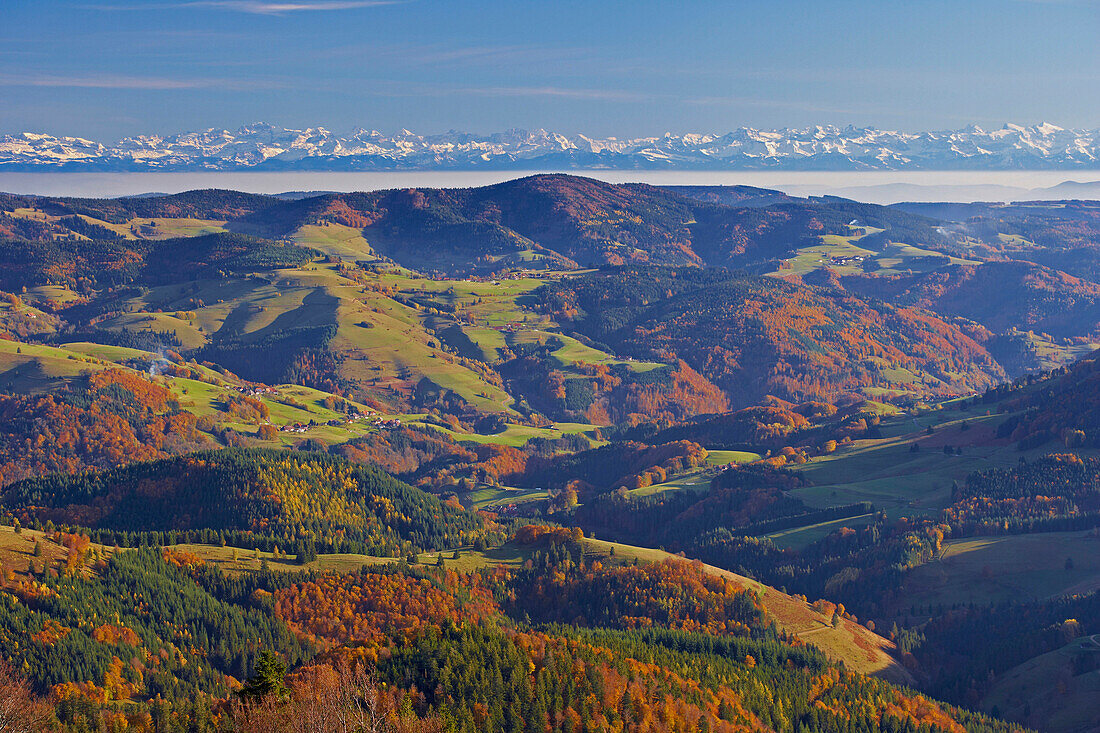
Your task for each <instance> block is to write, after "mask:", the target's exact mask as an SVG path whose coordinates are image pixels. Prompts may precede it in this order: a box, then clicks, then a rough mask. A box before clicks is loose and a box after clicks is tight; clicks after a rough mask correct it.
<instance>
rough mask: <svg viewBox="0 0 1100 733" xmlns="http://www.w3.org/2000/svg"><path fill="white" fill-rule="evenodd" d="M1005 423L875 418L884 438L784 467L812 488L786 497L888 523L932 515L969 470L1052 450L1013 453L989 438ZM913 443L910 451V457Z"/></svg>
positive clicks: (942, 415)
mask: <svg viewBox="0 0 1100 733" xmlns="http://www.w3.org/2000/svg"><path fill="white" fill-rule="evenodd" d="M1006 417H1007V416H1006V415H985V414H980V413H976V412H975V411H969V412H965V411H962V410H958V409H952V408H948V409H939V410H928V411H925V412H923V413H918V414H915V415H913V414H908V415H904V416H898V417H894V418H889V419H886V420H883V423H882V426H881V431H882V433H883V435H884V436H885V437H884V438H881V439H868V440H857V441H854V442H853V443H852V444H851V445H848V446H842V447H840V448H838V449H837V451H836V452H835V453H831V454H829V455H826V456H819V457H815V458H812V459H811V460H810V461H809V462H807V463H805V464H803V465H800V466H792V467H791V468H792V470H795V471H798V472H799V473H801V474H802V475H803V476H805V477H806V478H807V479H809V480H810V481H811V482H812V483H813V485H812V486H809V487H805V488H801V489H795V490H793V491H792V492H791V494H792V495H793V496H796V497H798V498H800V499H802V500H803V501H805V502H806V504H808V505H809V506H812V507H814V508H826V507H830V506H836V505H839V504H851V503H854V502H859V501H870V502H872V503H873V504H874V505H875V507H876V509H883V510H885V511H886V512H887V514H888V515H889V516H890V517H891V518H896V517H898V516H900V515H901V514H902V513H906V514H913V513H917V514H925V515H934V514H936V513H937V512H938V511H939V510H941V509H943V508H944V507H946V506H947V504H948V503H949V502H950V499H951V484H952V482H954V481H958V482H960V483H962V482H964V481H965V480H966V477H967V476H968V475H970V474H971V473H973V472H974V471H984V470H988V469H991V468H1011V467H1013V466H1015V465H1017V463H1018V462H1019V460H1020V457H1021V456H1024V457H1026V458H1028V459H1031V458H1033V457H1035V456H1039V455H1043V454H1045V453H1048V452H1050V451H1051V450H1053V448H1052V447H1051V446H1043V447H1040V448H1038V449H1034V450H1030V451H1023V452H1021V451H1019V450H1017V449H1016V447H1015V446H1014V445H1013V444H1012V443H1011V442H1010V441H1008V440H996V439H995V437H994V433H995V431H996V428H997V426H998V425H1000V424H1001V423H1002V422H1003V421H1004V420H1005V419H1006ZM964 424H965V426H964ZM929 427H931V428H932V430H933V432H932V434H931V435H928V434H927V429H928V428H929ZM914 444H916V445H917V446H919V450H918V451H917V452H911V447H912V446H913V445H914ZM945 445H946V446H952V447H956V446H957V447H961V448H962V450H963V454H962V455H946V454H945V453H944V450H943V449H944V446H945ZM1093 452H1094V451H1092V450H1087V451H1083V452H1082V455H1084V454H1091V453H1093Z"/></svg>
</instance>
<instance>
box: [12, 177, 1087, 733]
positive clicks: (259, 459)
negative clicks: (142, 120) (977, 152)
mask: <svg viewBox="0 0 1100 733" xmlns="http://www.w3.org/2000/svg"><path fill="white" fill-rule="evenodd" d="M966 206H968V207H970V208H967V207H964V206H962V205H959V206H954V207H953V208H943V207H941V208H936V207H926V206H922V205H905V206H898V207H885V206H874V205H870V204H863V203H859V202H854V201H848V200H844V199H836V198H806V199H803V198H797V197H792V196H787V195H784V194H780V193H779V192H775V191H766V190H763V189H749V188H748V187H729V188H722V187H685V188H682V189H678V188H675V187H668V188H661V187H656V186H646V185H640V184H624V185H613V184H606V183H601V182H599V181H595V180H592V179H586V178H580V177H574V176H565V175H560V174H555V175H545V176H532V177H528V178H522V179H517V180H514V181H509V182H506V183H502V184H498V185H493V186H487V187H483V188H474V189H404V190H394V191H381V192H372V193H355V194H338V193H337V194H333V193H324V194H318V195H315V196H310V195H303V196H301V197H294V198H280V197H274V196H262V195H255V194H245V193H239V192H233V191H218V190H207V191H193V192H188V193H184V194H177V195H170V196H151V197H143V198H134V199H72V198H49V197H28V196H13V195H6V194H5V195H0V234H2V235H3V238H2V239H0V291H2V292H0V331H2V336H3V338H0V484H2V487H0V565H2V570H3V590H2V591H0V599H3V600H2V602H0V657H3V659H5V660H8V661H9V662H11V664H12V666H13V668H15V669H22V670H24V671H23V672H22V674H23V675H24V676H25V677H26V679H27V684H28V685H30V686H31V688H33V690H34V693H35V694H36V695H39V696H41V697H42V698H43V699H47V700H50V701H53V702H52V703H51V704H53V705H54V706H55V709H56V710H57V711H59V712H58V713H57V716H58V724H59V725H63V726H67V727H64V730H66V731H76V730H82V729H81V728H80V726H81V725H85V724H86V722H87V721H88V720H92V719H93V718H95V719H98V720H108V719H111V720H116V721H123V720H125V721H127V723H126V724H127V725H134V726H138V729H139V730H141V729H142V728H140V726H141V725H144V724H143V723H141V722H140V719H141V716H143V715H145V714H148V715H150V716H152V715H153V711H155V710H161V709H163V710H167V711H169V713H165V714H171V715H172V716H175V717H176V719H179V720H182V719H183V718H184V717H186V718H187V719H188V720H195V721H198V720H209V721H211V722H210V724H209V726H208V727H207V728H205V729H202V728H201V727H199V725H198V723H195V724H194V725H193V726H192V727H191V728H186V727H185V728H181V730H200V729H202V730H204V731H209V730H215V729H216V728H214V727H212V726H215V722H214V721H216V720H224V718H223V717H220V716H225V715H230V714H231V710H232V701H233V700H234V699H236V698H234V697H232V696H233V695H234V694H236V693H233V692H232V691H233V690H239V689H242V687H241V685H242V681H243V680H247V679H252V678H251V677H250V675H252V674H253V672H254V671H255V670H256V669H257V668H258V667H257V665H260V664H261V663H264V664H266V662H263V660H264V659H266V657H265V656H264V654H268V653H273V654H277V655H279V657H280V658H281V659H282V660H284V662H285V663H286V664H287V665H288V667H289V671H288V672H287V679H288V680H289V681H290V682H292V683H294V684H297V683H298V682H297V681H300V680H302V679H306V677H305V676H308V675H311V674H329V673H330V672H331V673H332V674H337V672H338V670H339V669H341V668H342V667H341V665H342V664H350V663H352V662H354V663H355V664H364V665H368V666H369V668H370V669H371V670H372V674H376V675H377V678H376V679H377V680H378V681H379V683H382V682H386V684H388V685H390V686H389V687H387V688H385V691H383V688H382V687H378V689H377V690H376V691H374V692H371V693H370V694H372V695H376V699H377V701H378V704H385V705H390V706H392V708H393V710H399V709H402V710H404V711H405V712H404V713H402V714H401V715H402V716H403V717H401V716H399V717H401V719H402V720H404V721H405V723H402V724H403V725H404V724H408V725H409V726H413V721H416V724H417V725H420V724H423V725H425V726H431V725H436V724H437V723H438V724H439V725H440V726H442V727H440V728H438V729H439V730H453V731H463V733H464V732H465V731H474V730H482V729H489V728H485V727H483V726H487V725H489V723H487V722H486V721H488V720H490V718H491V717H492V715H491V714H490V713H489V712H488V708H486V709H485V710H484V711H483V710H481V709H480V708H477V704H481V703H477V704H473V705H472V706H471V704H470V703H469V701H470V700H474V699H478V698H476V694H475V693H474V692H471V691H470V690H471V689H472V688H471V685H474V682H473V680H482V681H483V682H484V684H485V685H489V686H495V687H493V689H495V690H496V692H495V693H494V695H496V699H498V700H505V701H506V704H503V705H502V706H501V709H502V710H504V711H509V712H508V713H507V714H509V715H513V716H515V720H536V719H544V720H546V721H551V720H554V721H556V722H554V723H553V724H551V723H550V722H547V725H548V726H549V728H546V729H548V730H559V729H560V730H566V729H568V730H574V731H576V730H588V729H591V730H612V729H615V730H620V729H623V728H621V727H620V728H614V726H613V724H612V723H613V721H618V722H620V723H621V722H622V721H625V720H628V719H634V718H631V716H643V715H652V709H653V708H654V707H655V706H660V705H665V706H666V707H667V711H668V712H666V716H667V718H668V720H669V721H675V725H673V724H672V723H670V726H671V727H669V729H670V730H672V729H676V730H680V729H683V730H699V729H703V728H700V727H698V726H701V725H703V722H704V721H705V722H706V725H707V726H710V727H709V728H706V729H708V730H734V729H739V730H746V729H763V728H774V729H777V730H785V731H786V730H789V731H792V732H793V731H798V730H847V729H849V728H846V727H844V726H846V725H854V724H853V723H851V715H852V713H851V712H850V711H852V710H857V709H858V710H861V711H862V712H861V713H859V714H858V715H860V716H863V717H862V718H860V720H861V721H862V722H861V723H859V725H861V726H863V727H866V728H867V729H875V730H892V731H898V732H899V733H900V732H901V731H912V730H932V729H936V730H940V729H942V730H951V731H959V730H969V731H986V730H989V731H1017V730H1023V729H1030V728H1035V729H1039V730H1050V731H1052V733H1062V732H1063V731H1064V732H1065V733H1070V732H1071V731H1076V730H1079V729H1081V726H1085V725H1087V724H1088V721H1089V720H1090V718H1089V717H1088V715H1083V716H1068V717H1066V718H1065V720H1066V721H1067V722H1065V723H1058V724H1057V725H1054V724H1050V723H1049V722H1048V721H1045V720H1044V719H1043V715H1045V713H1044V712H1042V711H1044V710H1046V708H1044V707H1043V705H1042V704H1041V700H1040V698H1041V695H1040V693H1038V692H1035V691H1036V690H1040V689H1041V690H1046V689H1047V688H1046V687H1043V686H1042V685H1043V684H1045V683H1044V681H1043V680H1040V679H1039V677H1040V676H1041V673H1040V672H1039V670H1048V669H1053V668H1054V667H1057V666H1059V665H1062V666H1060V667H1059V669H1063V668H1064V669H1069V670H1070V672H1067V673H1063V672H1059V673H1058V675H1061V676H1059V679H1063V678H1065V674H1069V677H1068V678H1065V679H1068V680H1069V682H1067V683H1066V684H1065V685H1062V686H1061V687H1060V688H1059V689H1058V691H1057V694H1058V695H1061V696H1063V697H1064V699H1065V701H1066V704H1067V705H1068V704H1071V701H1074V700H1078V701H1079V700H1082V699H1084V697H1085V695H1086V694H1087V690H1089V689H1091V688H1090V687H1089V685H1090V684H1091V682H1090V680H1091V677H1090V676H1089V675H1090V674H1094V671H1093V670H1091V669H1086V667H1083V666H1080V665H1083V664H1085V662H1080V661H1071V662H1066V659H1067V658H1069V659H1071V660H1077V659H1078V657H1079V656H1081V655H1082V654H1085V652H1084V651H1080V650H1078V651H1074V650H1075V649H1076V647H1074V646H1073V645H1074V644H1081V643H1085V642H1083V641H1080V640H1081V639H1086V638H1087V637H1089V636H1090V635H1094V634H1097V633H1100V627H1097V626H1096V624H1097V620H1098V619H1100V615H1098V614H1097V613H1096V609H1095V604H1096V602H1097V601H1096V598H1097V589H1098V587H1100V567H1098V566H1097V564H1096V562H1095V557H1097V556H1098V553H1097V552H1096V548H1097V547H1098V545H1097V544H1096V543H1097V542H1100V539H1098V537H1097V531H1098V528H1100V500H1098V498H1097V497H1098V496H1100V494H1098V493H1097V487H1098V486H1100V443H1098V439H1100V412H1098V405H1100V401H1098V394H1100V392H1098V389H1100V382H1098V380H1097V375H1098V374H1100V371H1098V369H1100V367H1098V366H1097V365H1098V364H1100V361H1098V359H1097V357H1096V353H1095V350H1096V349H1097V348H1098V347H1100V311H1098V310H1097V307H1098V306H1097V304H1098V303H1100V284H1098V283H1097V282H1094V280H1093V279H1090V278H1092V277H1094V275H1093V272H1092V270H1091V269H1090V268H1091V264H1090V263H1091V261H1092V260H1091V255H1090V254H1089V253H1092V252H1093V249H1094V248H1095V247H1096V246H1097V245H1096V241H1098V240H1097V239H1096V236H1097V234H1098V233H1100V228H1098V227H1100V224H1098V221H1097V219H1096V216H1095V209H1094V208H1092V207H1091V206H1087V205H1083V204H1081V203H1080V202H1066V204H1065V205H1064V206H1063V207H1060V208H1058V209H1056V210H1053V211H1054V212H1055V213H1052V209H1051V208H1044V207H1036V206H1034V205H1023V204H1020V205H1008V206H1004V207H1000V208H998V210H997V211H996V212H995V213H996V218H992V217H991V216H990V215H991V212H990V211H989V210H988V209H985V208H982V205H979V204H973V205H966ZM1060 268H1066V269H1060ZM1071 271H1072V272H1071ZM164 594H168V595H172V598H173V599H187V601H186V604H185V605H187V607H186V608H185V607H184V606H182V605H180V604H181V603H183V601H177V600H167V598H165V599H163V600H162V599H161V598H160V597H161V596H162V595H164ZM173 594H174V595H173ZM154 596H155V597H156V598H157V600H155V601H154V600H153V598H154ZM99 616H103V617H104V619H106V620H103V619H100V618H99ZM92 617H95V618H96V619H97V621H96V622H95V623H92V622H91V621H89V620H88V619H89V618H92ZM994 617H995V618H1002V617H1003V618H1006V619H1008V620H1009V621H1008V622H1006V623H1005V625H1004V626H1003V628H1002V627H995V626H994V625H992V624H991V623H990V621H989V619H990V618H994ZM1067 619H1074V625H1069V626H1067V625H1066V624H1068V621H1067ZM101 621H102V622H101ZM24 637H26V638H30V639H32V641H31V642H24V641H21V639H23V638H24ZM229 639H232V640H234V641H232V643H230V642H229V641H227V640H229ZM1005 645H1010V646H1011V652H1010V653H1009V652H1006V651H1005ZM1067 649H1070V651H1066V650H1067ZM475 650H477V651H476V653H475ZM486 650H491V651H486ZM961 650H967V651H961ZM478 655H481V656H478ZM486 655H488V656H486ZM1052 655H1053V656H1052ZM437 658H446V659H450V660H451V662H449V663H448V664H449V666H445V668H441V667H440V666H439V665H438V664H437V663H436V662H435V661H434V660H436V659H437ZM559 658H560V659H563V660H564V659H568V660H571V661H570V662H569V664H570V665H579V667H578V668H583V669H584V670H586V671H585V675H587V676H584V681H583V682H578V681H576V680H575V679H574V678H573V677H571V676H570V675H569V674H567V673H566V671H565V670H564V669H559V668H558V667H557V666H555V665H558V664H559V662H558V661H555V660H557V659H559ZM460 660H464V661H460ZM474 660H476V662H475V661H474ZM750 660H751V661H750ZM1066 664H1075V665H1078V666H1077V667H1072V668H1070V667H1066V666H1065V665H1066ZM462 665H467V666H462ZM662 665H663V666H662ZM1086 666H1087V665H1086ZM460 669H461V670H464V671H461V672H460V671H458V670H460ZM657 669H664V670H666V672H667V675H666V676H660V674H665V673H660V674H658V672H657V671H655V670H657ZM27 670H29V672H28V671H27ZM325 670H328V671H325ZM502 670H510V671H507V673H505V671H502ZM715 670H720V672H716V671H715ZM433 675H434V676H433ZM630 675H633V677H632V678H631V677H630ZM668 675H673V676H668ZM582 676H583V675H582ZM498 677H499V680H500V681H499V683H498V682H497V678H498ZM1078 678H1080V679H1078ZM427 679H432V680H434V682H433V685H434V686H432V687H427V686H425V685H426V683H425V682H424V680H427ZM485 680H488V681H485ZM631 680H632V681H631ZM479 684H480V683H479ZM509 685H513V686H514V687H509ZM569 685H574V688H569ZM632 685H633V687H632ZM474 686H476V685H474ZM559 688H560V689H567V688H568V689H574V691H578V690H581V689H582V688H583V689H584V690H586V692H584V695H582V696H581V697H577V698H569V700H570V701H569V702H567V701H566V699H565V698H564V697H563V698H561V699H560V701H559V700H558V698H555V697H554V695H558V694H559V693H558V692H553V693H552V691H553V690H558V689H559ZM643 688H644V690H643ZM1025 688H1026V689H1027V690H1028V692H1027V695H1026V697H1027V699H1029V700H1031V701H1032V702H1031V705H1030V707H1028V708H1026V709H1025V707H1024V706H1023V705H1017V704H1015V702H1013V700H1015V699H1024V697H1022V696H1023V695H1024V693H1022V692H1020V690H1022V689H1025ZM1063 688H1064V689H1063ZM631 689H633V690H635V692H629V690H631ZM672 689H675V690H677V692H675V693H672V692H668V690H672ZM506 690H507V691H506ZM600 690H602V691H603V692H599V691H600ZM608 690H617V692H615V693H614V695H613V698H608V699H607V700H604V701H603V702H602V703H601V704H600V705H595V704H593V703H591V702H590V701H589V702H585V700H588V699H589V698H587V697H585V696H593V697H592V699H595V697H594V696H596V695H605V696H606V695H609V694H611V693H609V692H607V691H608ZM662 690H663V691H662ZM685 690H694V692H691V693H690V694H689V693H687V692H684V691H685ZM635 693H636V694H635ZM561 694H564V693H561ZM570 694H573V693H570ZM577 694H580V693H579V692H577ZM1044 694H1045V693H1044ZM1052 694H1053V693H1052ZM632 696H633V697H632ZM776 701H780V702H776ZM287 704H290V703H287ZM295 704H296V703H295ZM1073 704H1079V703H1073ZM164 706H167V707H164ZM555 706H556V707H555ZM676 706H679V707H676ZM551 708H554V710H555V711H556V712H555V713H554V715H553V716H551V712H550V709H551ZM674 708H675V709H674ZM157 714H158V715H159V714H160V713H157ZM501 714H502V715H503V714H504V713H501ZM597 715H602V716H604V717H605V718H606V722H607V725H606V726H604V727H603V728H600V727H592V726H590V727H589V728H587V729H586V728H583V727H572V728H566V726H565V722H564V721H566V720H567V719H568V720H572V719H573V717H574V716H575V717H576V718H577V719H578V720H580V719H582V717H584V718H586V719H588V720H590V721H591V720H593V719H595V717H596V716H597ZM96 716H98V718H96ZM204 716H205V717H204ZM539 716H544V717H542V718H540V717H539ZM846 716H848V717H846ZM150 719H151V718H150ZM443 720H449V721H450V723H447V724H446V725H450V726H451V727H450V728H447V727H446V725H444V723H442V722H440V721H443ZM494 720H496V721H497V722H496V723H493V724H492V725H494V726H496V727H494V728H492V729H493V730H497V729H499V730H502V731H503V730H509V731H512V730H515V731H518V730H527V728H525V727H523V726H521V725H520V723H515V722H514V720H513V722H512V723H506V722H501V720H503V719H495V718H494ZM1057 720H1062V718H1057ZM81 721H84V722H83V723H82V722H81ZM131 721H137V722H131ZM845 721H847V722H845ZM119 724H120V725H121V723H119ZM559 724H560V725H559ZM616 724H617V723H616ZM188 725H191V724H190V723H189V724H188ZM203 725H205V723H204V724H203ZM570 725H573V724H572V723H570ZM577 725H578V726H580V723H577ZM601 725H602V724H601ZM555 726H556V727H555ZM675 726H680V727H679V728H677V727H675ZM685 726H687V727H685ZM691 726H696V727H694V728H693V727H691ZM723 726H724V727H723ZM536 727H537V726H536ZM146 729H148V728H146ZM407 729H408V730H410V731H411V730H413V729H414V728H413V727H410V728H407ZM436 729H437V728H430V727H426V728H424V730H436ZM540 729H541V728H540ZM636 730H649V728H644V727H642V728H636Z"/></svg>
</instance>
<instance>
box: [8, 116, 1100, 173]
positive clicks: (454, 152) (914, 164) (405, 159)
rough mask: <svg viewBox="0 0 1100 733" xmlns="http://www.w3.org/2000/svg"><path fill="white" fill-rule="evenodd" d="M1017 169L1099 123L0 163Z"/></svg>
mask: <svg viewBox="0 0 1100 733" xmlns="http://www.w3.org/2000/svg"><path fill="white" fill-rule="evenodd" d="M585 168H591V169H600V168H603V169H624V170H630V169H657V170H661V169H669V170H675V169H682V170H754V169H777V170H920V169H924V170H943V169H954V170H1014V169H1055V170H1057V169H1064V170H1074V169H1088V168H1100V128H1097V129H1091V130H1089V129H1065V128H1061V127H1058V126H1056V125H1052V124H1049V123H1043V124H1041V125H1033V126H1030V127H1023V126H1020V125H1013V124H1007V125H1005V126H1003V127H1001V128H1000V129H997V130H988V131H987V130H984V129H982V128H980V127H977V126H975V125H971V126H969V127H965V128H961V129H958V130H947V131H934V132H915V133H911V132H898V131H892V130H880V129H876V128H869V127H868V128H857V127H853V126H848V127H844V128H840V127H834V126H814V127H807V128H800V129H792V128H784V129H782V130H758V129H754V128H748V127H741V128H738V129H736V130H733V131H731V132H728V133H725V134H710V133H688V134H682V135H674V134H671V133H665V134H664V135H662V136H659V137H640V138H617V137H608V138H602V139H601V138H591V137H587V136H585V135H563V134H560V133H556V132H552V131H547V130H542V129H539V130H534V131H527V130H508V131H505V132H500V133H493V134H489V135H478V134H470V133H464V132H454V131H452V132H447V133H443V134H440V135H418V134H416V133H413V132H410V131H408V130H402V131H400V132H398V133H396V134H394V135H386V134H383V133H381V132H378V131H375V130H364V129H356V130H354V131H353V132H352V133H351V134H349V135H338V134H336V133H333V132H331V131H329V130H327V129H325V128H323V127H310V128H305V129H290V128H284V127H279V126H276V125H270V124H266V123H257V124H254V125H248V126H244V127H240V128H238V129H237V130H235V131H230V130H219V129H214V128H211V129H208V130H203V131H198V132H186V133H180V134H176V135H169V136H158V135H142V136H137V137H127V138H123V139H122V140H119V141H118V142H116V143H114V144H104V143H101V142H96V141H93V140H87V139H84V138H79V137H55V136H53V135H46V134H41V133H33V132H23V133H18V134H9V135H0V170H7V171H36V170H44V169H50V170H88V171H150V170H162V171H200V170H202V171H221V170H250V169H258V170H270V171H280V170H300V171H305V170H325V171H357V170H363V171H374V170H378V171H381V170H448V169H450V170H464V169H490V170H491V169H497V170H556V169H560V170H571V169H585Z"/></svg>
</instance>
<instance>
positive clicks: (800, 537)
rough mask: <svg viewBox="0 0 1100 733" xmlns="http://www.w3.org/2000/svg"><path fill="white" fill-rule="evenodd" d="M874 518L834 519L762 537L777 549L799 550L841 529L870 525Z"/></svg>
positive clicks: (867, 516) (864, 515)
mask: <svg viewBox="0 0 1100 733" xmlns="http://www.w3.org/2000/svg"><path fill="white" fill-rule="evenodd" d="M874 518H875V515H874V513H870V514H861V515H860V516H858V517H848V518H846V519H834V520H833V521H831V522H820V523H818V524H810V525H806V526H805V527H793V528H791V529H784V530H780V531H779V532H772V533H771V534H767V535H764V536H765V537H767V538H768V539H770V540H771V541H772V542H774V543H775V545H776V546H777V547H781V548H783V549H785V550H800V549H802V548H803V547H806V546H807V545H811V544H813V543H814V542H817V541H818V540H822V539H825V537H827V536H828V535H830V534H832V533H833V532H835V531H837V530H838V529H840V528H841V527H851V528H853V529H854V528H856V527H862V526H864V525H866V524H871V523H872V522H873V521H874Z"/></svg>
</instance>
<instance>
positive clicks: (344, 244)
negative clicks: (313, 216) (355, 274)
mask: <svg viewBox="0 0 1100 733" xmlns="http://www.w3.org/2000/svg"><path fill="white" fill-rule="evenodd" d="M290 238H291V240H293V241H294V243H295V244H299V245H301V246H303V247H312V248H313V249H316V250H320V251H321V252H324V253H325V254H327V255H332V256H334V257H341V258H343V259H346V260H351V261H353V262H354V261H356V260H370V259H374V250H373V249H371V246H370V244H368V243H367V240H366V239H365V238H364V237H363V232H362V230H361V229H355V228H354V227H349V226H344V225H343V224H336V223H334V222H326V223H325V224H324V225H323V226H322V225H318V224H306V225H305V226H302V227H299V228H298V230H297V231H296V232H294V234H292V235H291V236H290Z"/></svg>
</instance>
